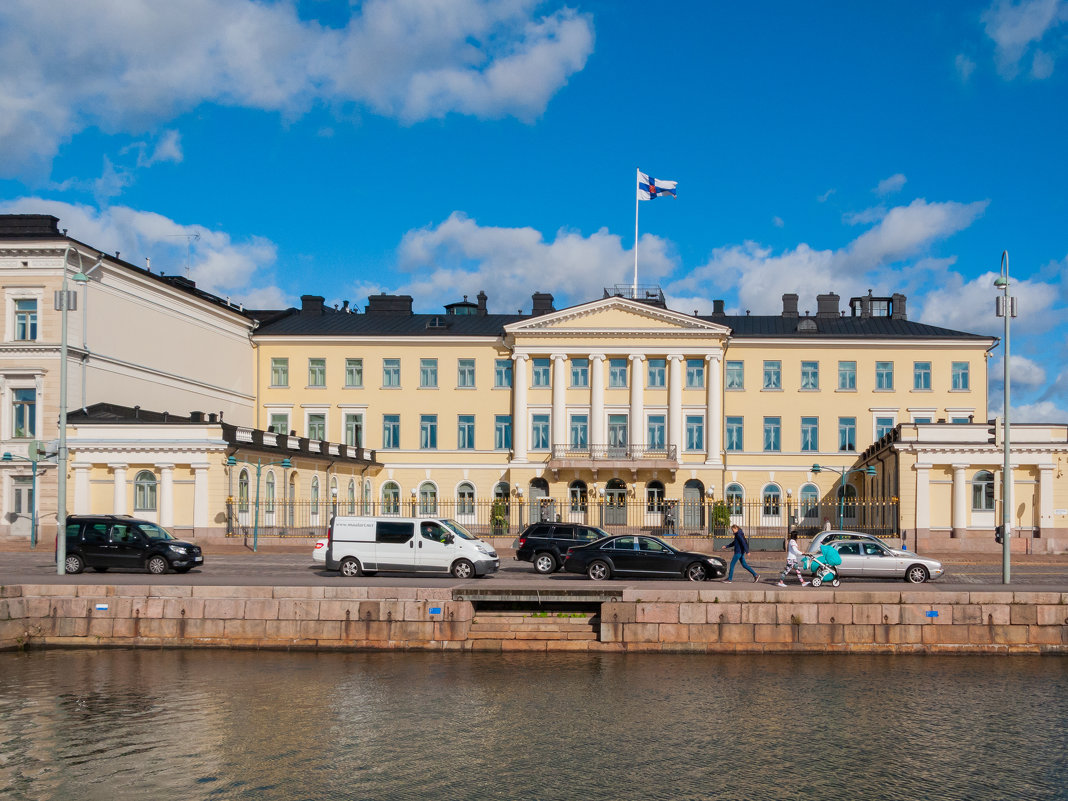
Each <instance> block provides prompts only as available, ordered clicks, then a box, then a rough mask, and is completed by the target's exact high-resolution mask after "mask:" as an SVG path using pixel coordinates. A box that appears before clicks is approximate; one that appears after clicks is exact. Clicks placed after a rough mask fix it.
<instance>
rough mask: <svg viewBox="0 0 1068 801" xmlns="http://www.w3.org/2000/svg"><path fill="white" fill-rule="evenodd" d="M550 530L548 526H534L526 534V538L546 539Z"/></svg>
mask: <svg viewBox="0 0 1068 801" xmlns="http://www.w3.org/2000/svg"><path fill="white" fill-rule="evenodd" d="M550 530H551V529H550V528H549V527H548V526H545V525H542V526H534V528H532V529H531V530H530V531H529V532H528V533H527V536H528V537H548V536H549V532H550Z"/></svg>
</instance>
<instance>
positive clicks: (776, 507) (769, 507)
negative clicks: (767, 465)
mask: <svg viewBox="0 0 1068 801" xmlns="http://www.w3.org/2000/svg"><path fill="white" fill-rule="evenodd" d="M761 495H762V500H763V502H764V514H765V515H767V516H769V517H775V516H777V515H779V514H780V513H781V509H782V505H781V504H782V491H781V490H780V489H779V487H778V485H776V484H768V485H767V486H766V487H764V491H763V492H762V493H761Z"/></svg>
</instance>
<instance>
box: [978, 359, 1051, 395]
mask: <svg viewBox="0 0 1068 801" xmlns="http://www.w3.org/2000/svg"><path fill="white" fill-rule="evenodd" d="M1009 361H1010V364H1011V366H1012V386H1013V387H1014V388H1015V387H1018V388H1022V389H1034V388H1036V387H1041V386H1042V385H1043V384H1045V383H1046V369H1045V368H1044V367H1043V366H1042V365H1040V364H1039V363H1038V362H1035V361H1032V360H1031V359H1028V358H1027V357H1026V356H1020V355H1018V354H1015V355H1013V356H1011V357H1010V358H1009ZM1004 375H1005V357H1004V355H1002V356H999V357H998V358H997V359H996V360H995V361H993V362H991V363H990V376H991V378H993V379H996V380H997V381H998V383H1001V379H1002V378H1003V376H1004Z"/></svg>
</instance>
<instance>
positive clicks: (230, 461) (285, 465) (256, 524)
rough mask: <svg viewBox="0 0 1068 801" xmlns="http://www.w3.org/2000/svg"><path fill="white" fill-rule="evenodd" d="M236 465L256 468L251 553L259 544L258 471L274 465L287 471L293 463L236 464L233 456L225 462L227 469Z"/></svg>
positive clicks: (258, 462) (260, 460)
mask: <svg viewBox="0 0 1068 801" xmlns="http://www.w3.org/2000/svg"><path fill="white" fill-rule="evenodd" d="M238 464H247V465H248V466H249V467H255V468H256V506H255V512H254V515H255V517H254V518H253V520H252V551H253V553H255V552H256V550H257V548H259V544H260V471H261V470H263V468H265V467H274V466H275V465H281V466H282V467H283V468H284V469H286V470H288V469H289V468H291V467H292V466H293V463H292V462H291V461H289V459H288V457H287V458H285V459H282V460H281V461H279V462H264V461H263V460H262V459H256V464H255V465H253V464H252V462H238V461H237V459H235V458H234V457H233V456H230V457H228V458H227V460H226V465H227V467H231V468H232V467H236V466H237V465H238ZM240 511H241V509H240V506H239V507H238V513H240Z"/></svg>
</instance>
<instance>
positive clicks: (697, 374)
mask: <svg viewBox="0 0 1068 801" xmlns="http://www.w3.org/2000/svg"><path fill="white" fill-rule="evenodd" d="M704 388H705V363H704V361H702V360H701V359H687V360H686V389H704Z"/></svg>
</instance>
